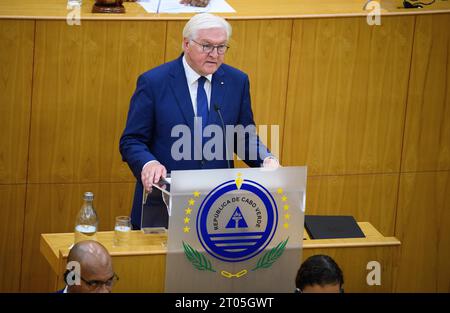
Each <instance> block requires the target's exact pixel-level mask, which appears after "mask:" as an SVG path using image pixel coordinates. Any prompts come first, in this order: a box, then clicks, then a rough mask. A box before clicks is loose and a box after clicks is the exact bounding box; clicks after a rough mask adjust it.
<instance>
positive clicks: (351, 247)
mask: <svg viewBox="0 0 450 313" xmlns="http://www.w3.org/2000/svg"><path fill="white" fill-rule="evenodd" d="M358 225H359V227H360V228H361V230H362V231H363V232H364V234H365V236H366V238H348V239H321V240H312V239H310V238H309V236H308V234H307V233H306V231H305V233H304V241H303V259H306V258H307V257H309V256H311V255H315V254H326V255H329V256H331V257H332V258H334V259H335V261H336V262H337V263H338V264H339V266H340V267H341V268H342V270H343V272H344V281H345V284H344V288H345V291H346V292H391V291H392V275H393V270H394V268H395V266H396V264H395V260H396V253H397V250H398V249H397V248H398V246H399V245H400V241H399V240H398V239H397V238H395V237H384V236H383V235H382V234H380V233H379V232H378V231H377V230H376V229H375V228H374V227H373V226H372V225H371V224H370V223H367V222H361V223H358ZM113 238H114V232H113V231H107V232H99V233H97V240H98V241H99V242H101V243H102V244H103V245H104V246H105V247H106V248H107V249H108V251H109V252H110V254H111V256H112V258H113V264H114V271H115V272H116V273H117V274H118V276H119V281H118V282H117V283H116V285H115V286H114V289H113V291H114V292H164V281H165V265H166V252H167V249H166V243H167V237H166V236H165V235H153V234H143V233H142V232H141V231H133V232H132V234H131V238H130V244H129V245H128V246H127V247H115V246H114V245H113ZM73 239H74V235H73V233H60V234H42V235H41V242H40V251H41V253H42V254H43V255H44V257H45V258H46V260H47V261H48V263H49V264H50V266H51V268H52V270H53V272H54V273H55V275H54V277H53V279H54V286H55V287H54V289H55V290H58V289H61V288H62V287H63V286H64V283H63V279H62V274H63V273H64V271H65V266H66V262H67V256H68V254H69V247H70V246H71V245H72V243H73ZM370 261H377V262H378V263H379V264H380V266H381V275H382V276H381V285H380V286H369V285H368V284H367V282H366V276H367V274H368V273H369V270H368V269H367V268H366V267H367V263H368V262H370ZM300 263H301V262H300V260H299V261H298V264H299V266H300ZM292 280H293V282H294V280H295V277H293V278H292Z"/></svg>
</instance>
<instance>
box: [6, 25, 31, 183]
mask: <svg viewBox="0 0 450 313" xmlns="http://www.w3.org/2000/svg"><path fill="white" fill-rule="evenodd" d="M33 44H34V21H15V20H10V21H7V20H1V21H0V69H1V70H0V125H1V131H0V183H2V184H11V183H24V182H25V180H26V175H27V159H28V141H29V130H30V112H31V81H32V73H33V70H32V69H33Z"/></svg>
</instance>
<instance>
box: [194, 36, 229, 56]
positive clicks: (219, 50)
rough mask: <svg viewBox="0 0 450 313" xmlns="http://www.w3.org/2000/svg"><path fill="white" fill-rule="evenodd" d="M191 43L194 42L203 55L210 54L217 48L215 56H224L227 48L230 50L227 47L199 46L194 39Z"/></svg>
mask: <svg viewBox="0 0 450 313" xmlns="http://www.w3.org/2000/svg"><path fill="white" fill-rule="evenodd" d="M191 41H193V42H195V43H196V44H197V45H199V46H200V47H202V49H203V52H204V53H211V52H213V51H214V49H216V48H217V54H225V52H227V50H228V48H230V47H228V46H227V45H217V46H215V45H211V44H201V43H199V42H197V41H195V40H194V39H191Z"/></svg>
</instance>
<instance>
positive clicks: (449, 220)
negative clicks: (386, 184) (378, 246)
mask: <svg viewBox="0 0 450 313" xmlns="http://www.w3.org/2000/svg"><path fill="white" fill-rule="evenodd" d="M395 235H396V237H397V238H398V239H399V240H400V241H401V242H402V245H401V249H400V252H401V253H400V256H399V261H398V263H399V268H398V270H397V271H396V276H395V277H396V278H395V282H396V284H395V288H394V290H395V291H397V292H450V267H449V264H450V249H449V247H450V172H449V171H443V172H424V173H405V174H401V176H400V193H399V204H398V213H397V225H396V232H395Z"/></svg>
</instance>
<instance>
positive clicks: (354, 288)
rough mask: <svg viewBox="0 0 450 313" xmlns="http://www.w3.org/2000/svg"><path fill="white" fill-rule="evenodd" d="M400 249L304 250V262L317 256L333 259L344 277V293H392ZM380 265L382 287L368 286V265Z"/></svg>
mask: <svg viewBox="0 0 450 313" xmlns="http://www.w3.org/2000/svg"><path fill="white" fill-rule="evenodd" d="M397 249H399V248H398V247H364V248H329V249H303V260H306V259H307V258H308V257H310V256H312V255H317V254H325V255H328V256H330V257H332V258H333V259H334V260H335V261H336V263H337V264H338V265H339V267H340V268H341V270H342V272H343V275H344V291H345V292H346V293H347V292H350V293H351V292H392V285H393V281H392V277H393V269H394V265H395V256H396V250H397ZM371 261H376V262H378V263H379V264H380V270H381V271H380V272H381V273H380V274H381V279H380V280H381V281H380V283H381V284H380V285H371V286H370V285H368V284H367V280H366V278H367V275H368V274H369V271H370V270H371V269H372V268H371V269H370V270H368V269H367V264H368V263H369V262H371Z"/></svg>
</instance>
